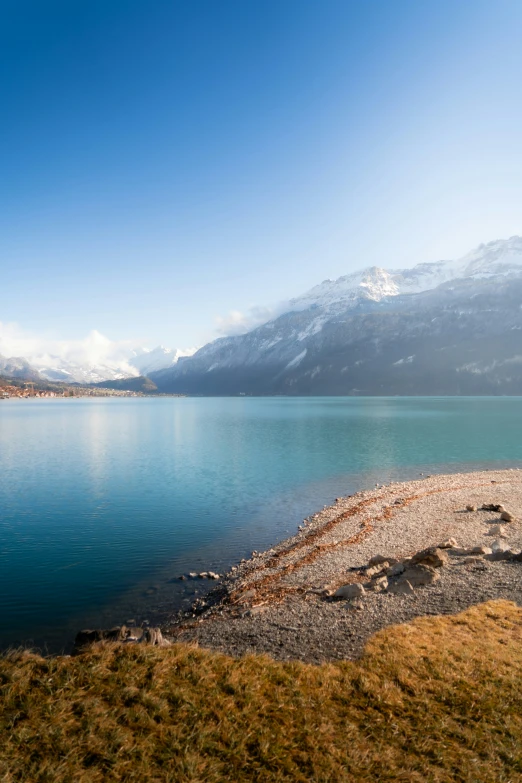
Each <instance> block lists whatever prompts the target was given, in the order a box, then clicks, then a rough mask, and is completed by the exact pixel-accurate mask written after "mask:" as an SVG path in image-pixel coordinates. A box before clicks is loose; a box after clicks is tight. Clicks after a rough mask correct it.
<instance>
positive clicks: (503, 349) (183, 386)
mask: <svg viewBox="0 0 522 783" xmlns="http://www.w3.org/2000/svg"><path fill="white" fill-rule="evenodd" d="M187 354H189V355H187ZM190 354H191V352H190V351H185V352H183V351H179V350H176V349H169V348H164V347H163V346H158V347H157V348H155V349H154V350H146V349H135V350H133V351H130V352H129V353H128V355H126V356H125V357H124V359H123V360H122V362H121V363H120V364H119V365H118V366H114V364H113V365H112V366H99V365H98V366H87V365H83V366H79V365H76V364H73V363H70V362H67V361H64V360H63V359H56V361H54V362H53V361H52V357H51V361H46V362H44V363H42V362H41V361H40V362H36V363H35V362H31V361H28V360H26V359H24V358H8V359H6V358H3V357H0V374H1V375H8V376H9V375H11V377H18V378H24V377H27V378H28V379H31V380H32V379H34V377H36V376H38V377H43V378H46V379H49V380H54V381H57V380H63V381H68V382H71V381H75V382H80V383H97V382H100V381H107V380H115V379H121V378H124V377H126V376H127V377H128V376H133V377H136V376H140V375H142V376H149V377H150V378H152V379H153V380H154V382H155V384H156V385H157V386H158V388H159V390H160V391H164V392H176V393H189V394H241V393H243V394H519V393H522V238H521V237H518V236H514V237H511V238H510V239H508V240H496V241H493V242H490V243H488V244H486V245H480V246H479V247H478V248H476V249H475V250H473V251H471V252H470V253H468V254H467V255H466V256H464V257H463V258H461V259H458V260H456V261H437V262H432V263H422V264H418V265H416V266H415V267H413V268H411V269H395V270H387V269H385V268H383V267H376V266H374V267H369V268H367V269H364V270H362V271H360V272H356V273H353V274H350V275H346V276H343V277H340V278H339V279H338V280H333V281H332V280H325V281H323V282H322V283H320V284H319V285H317V286H315V287H314V288H312V289H311V290H310V291H308V292H307V293H305V294H303V295H302V296H298V297H297V298H295V299H292V300H291V301H290V302H289V303H288V306H287V308H285V312H284V313H283V314H281V315H279V316H278V317H277V318H274V319H272V320H270V321H268V322H267V323H264V324H263V325H261V326H258V327H257V328H255V329H252V330H251V331H249V332H247V333H246V334H242V335H238V336H233V337H223V338H219V339H217V340H215V341H214V342H211V343H208V344H207V345H205V346H203V347H202V348H200V349H199V350H198V351H196V352H195V353H193V354H192V355H190ZM47 358H48V357H47ZM30 376H31V377H30Z"/></svg>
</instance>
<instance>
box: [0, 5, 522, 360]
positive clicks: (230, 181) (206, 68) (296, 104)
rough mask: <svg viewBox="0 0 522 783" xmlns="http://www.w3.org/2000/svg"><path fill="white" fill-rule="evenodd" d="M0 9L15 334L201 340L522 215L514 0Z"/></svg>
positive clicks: (5, 306) (464, 245) (1, 190)
mask: <svg viewBox="0 0 522 783" xmlns="http://www.w3.org/2000/svg"><path fill="white" fill-rule="evenodd" d="M0 14H1V17H0V101H1V103H0V105H1V116H2V121H1V123H0V140H1V144H0V272H1V278H0V280H1V290H2V294H3V296H2V298H1V305H0V322H2V324H3V326H2V329H4V336H5V333H6V332H5V329H6V327H5V324H11V325H10V326H9V327H8V332H9V334H10V335H11V336H12V335H13V334H14V333H15V332H16V334H17V336H18V337H19V338H21V337H23V336H26V337H27V338H28V339H29V338H32V337H34V336H35V335H38V336H39V338H41V339H44V338H45V339H47V338H49V339H57V338H60V339H68V340H80V339H82V338H83V337H84V336H85V335H86V334H87V333H88V332H90V331H91V330H93V329H96V330H98V331H99V332H101V333H102V334H103V335H105V336H106V337H107V338H108V339H110V340H114V341H121V340H135V341H136V342H139V341H141V342H143V341H145V343H147V344H149V345H150V346H153V345H155V344H157V343H160V342H162V343H163V344H167V345H171V346H179V347H184V346H190V345H196V344H201V343H203V342H205V341H207V340H208V339H211V338H212V337H214V336H216V334H217V333H218V332H217V331H216V329H221V330H223V331H226V330H227V324H228V314H229V313H231V312H236V313H242V314H244V315H245V318H246V320H247V321H248V318H249V317H250V316H249V314H250V312H251V310H250V308H252V307H254V308H255V307H256V306H265V305H267V306H270V305H273V304H276V303H277V302H279V301H281V300H284V299H287V298H289V297H291V296H293V295H297V294H299V293H301V292H303V291H304V290H306V289H307V288H309V287H311V286H312V285H314V284H315V283H317V282H320V281H321V280H322V279H324V278H326V277H330V278H335V277H338V276H339V275H342V274H346V273H347V272H350V271H353V270H355V269H358V268H361V267H363V266H367V265H370V264H378V265H382V266H388V267H389V266H401V265H412V264H414V263H416V262H418V261H428V260H434V259H438V258H454V257H457V256H459V255H463V254H464V253H465V252H467V251H468V250H469V249H471V248H472V247H474V246H475V245H477V244H479V243H480V242H483V241H489V240H491V239H496V238H501V237H506V238H507V237H508V236H511V235H512V234H515V233H522V152H521V150H522V144H521V140H522V103H521V101H520V84H522V47H521V46H520V40H521V39H522V4H521V3H520V2H519V1H518V0H495V1H494V2H493V1H492V0H488V2H485V1H483V0H459V1H458V2H455V0H452V1H451V2H449V1H448V0H437V2H433V0H385V1H384V2H381V1H380V0H357V1H356V2H354V1H353V0H184V2H179V1H178V2H177V1H176V0H170V1H169V2H166V1H163V0H148V2H145V1H144V0H140V1H138V0H125V1H123V0H121V1H117V0H102V1H100V0H74V1H73V2H71V0H64V1H63V2H55V1H54V0H45V2H41V0H38V1H37V2H35V1H33V2H30V1H29V0H13V1H12V2H11V0H0ZM234 318H235V320H237V319H241V318H242V316H239V315H235V316H233V317H232V320H234ZM218 319H221V320H220V321H218ZM13 323H14V324H17V326H13V325H12V324H13ZM1 338H2V331H1V330H0V353H2V352H4V353H5V352H6V346H5V342H4V347H2V341H1ZM20 345H22V343H20V342H19V343H18V344H17V347H19V346H20ZM7 347H9V346H7ZM20 350H21V349H20Z"/></svg>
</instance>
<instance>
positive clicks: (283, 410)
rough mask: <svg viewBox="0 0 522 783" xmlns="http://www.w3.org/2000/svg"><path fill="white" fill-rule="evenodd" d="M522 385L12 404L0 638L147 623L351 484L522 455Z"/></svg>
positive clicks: (1, 470) (55, 637)
mask: <svg viewBox="0 0 522 783" xmlns="http://www.w3.org/2000/svg"><path fill="white" fill-rule="evenodd" d="M521 444H522V398H511V397H509V398H508V397H501V398H499V397H495V398H476V397H475V398H396V397H395V398H382V397H381V398H339V397H338V398H332V397H320V398H289V397H272V398H249V397H245V398H168V397H166V398H129V399H117V398H108V399H103V398H102V399H97V398H91V399H89V398H84V399H63V400H62V399H60V400H8V401H2V402H0V597H1V605H2V623H1V627H0V646H2V647H7V646H11V645H16V644H24V643H26V644H27V643H34V644H36V645H38V646H44V645H45V646H46V647H47V649H48V650H49V651H59V650H60V649H63V648H66V647H67V645H68V643H70V641H71V639H72V638H73V637H74V634H75V632H76V631H77V630H78V629H79V628H80V627H86V626H92V625H98V626H100V625H103V626H110V625H112V624H115V623H121V622H126V621H127V620H128V619H135V620H136V621H138V622H139V621H140V620H143V619H146V618H147V619H148V618H149V617H153V618H154V616H155V615H161V614H162V613H163V614H165V613H167V612H169V611H174V610H176V609H179V608H182V607H183V606H186V605H188V602H190V600H191V599H192V598H193V597H194V593H195V591H196V590H202V589H205V586H204V584H203V582H202V581H200V580H197V581H186V582H180V581H178V580H177V578H176V577H177V576H178V575H179V574H182V573H188V572H189V571H201V570H208V569H211V570H214V571H221V572H222V571H223V570H224V569H226V568H227V567H229V566H230V565H231V564H233V563H234V562H237V560H239V559H240V558H241V557H245V556H248V555H249V553H250V552H251V551H252V549H258V550H259V549H264V548H266V547H269V546H271V545H272V544H273V543H275V542H276V541H278V540H281V539H283V538H286V537H287V536H289V535H291V534H293V533H294V532H295V530H296V525H297V524H298V523H300V522H301V521H302V519H303V517H304V516H306V515H308V514H310V513H312V512H314V511H315V510H317V509H318V508H320V507H322V506H323V505H324V504H326V503H331V502H332V501H333V500H334V498H335V497H336V496H338V495H341V494H348V493H352V492H354V491H356V490H359V489H363V488H369V487H371V486H372V485H373V484H375V483H376V482H378V483H384V482H389V481H392V480H402V479H407V478H414V477H417V476H418V475H419V474H420V473H421V472H423V473H435V472H437V473H443V472H454V471H460V470H465V471H468V470H474V469H484V468H496V467H499V468H500V467H519V466H520V465H521V464H522V445H521Z"/></svg>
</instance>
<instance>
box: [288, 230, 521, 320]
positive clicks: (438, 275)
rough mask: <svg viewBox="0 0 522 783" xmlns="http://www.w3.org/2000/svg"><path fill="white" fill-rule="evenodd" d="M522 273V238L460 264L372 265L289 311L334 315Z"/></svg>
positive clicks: (295, 302)
mask: <svg viewBox="0 0 522 783" xmlns="http://www.w3.org/2000/svg"><path fill="white" fill-rule="evenodd" d="M521 272H522V237H518V236H514V237H511V238H510V239H507V240H501V239H499V240H496V241H494V242H489V243H488V244H487V245H479V247H477V248H476V249H475V250H472V251H471V252H470V253H468V254H467V255H465V256H463V257H462V258H460V259H458V260H456V261H433V262H428V263H422V264H417V265H416V266H414V267H413V268H412V269H391V270H386V269H382V268H381V267H377V266H372V267H368V268H367V269H364V270H362V271H361V272H355V273H354V274H351V275H344V276H343V277H339V278H338V279H337V280H324V281H323V282H322V283H320V284H319V285H316V286H314V288H312V289H311V290H310V291H307V292H306V293H305V294H303V295H302V296H298V297H297V298H296V299H292V300H290V306H289V308H288V309H289V310H306V309H308V308H310V307H320V308H322V309H324V310H327V311H329V312H331V311H332V310H339V309H342V308H345V307H348V306H350V305H352V306H356V305H357V304H360V303H361V301H364V300H367V301H373V302H380V301H381V300H382V299H385V298H387V297H390V296H398V295H400V294H417V293H421V292H422V291H429V290H431V289H432V288H436V287H437V286H439V285H441V284H442V283H447V282H449V281H450V280H459V279H474V280H479V279H481V278H485V277H494V276H499V275H501V276H508V275H513V274H515V275H516V274H520V273H521Z"/></svg>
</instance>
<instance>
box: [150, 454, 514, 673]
mask: <svg viewBox="0 0 522 783" xmlns="http://www.w3.org/2000/svg"><path fill="white" fill-rule="evenodd" d="M498 504H501V505H502V506H504V507H505V508H506V509H508V510H509V512H510V513H511V514H512V515H513V518H514V521H512V522H509V523H506V522H503V521H502V520H501V519H500V514H499V513H498V512H495V511H491V510H483V509H481V507H482V506H488V505H498ZM468 507H470V508H471V509H472V510H468ZM498 524H502V526H503V530H504V536H503V537H502V545H503V546H504V547H505V548H509V549H510V550H512V551H513V552H520V550H522V470H520V469H512V470H501V471H481V472H476V473H465V474H463V473H460V474H459V473H457V474H452V475H443V476H439V475H437V476H429V477H426V478H422V479H420V480H418V481H408V482H400V483H394V484H390V485H387V486H378V487H376V488H375V489H373V490H367V491H363V492H358V493H357V494H355V495H353V496H350V497H344V498H338V499H337V500H336V502H335V503H334V504H333V505H331V506H328V507H326V508H324V509H323V510H322V511H320V512H319V513H317V514H313V515H312V516H311V517H309V518H308V519H306V520H304V521H303V524H302V525H301V526H300V530H299V531H298V533H297V534H296V535H295V536H293V537H292V538H289V539H287V540H286V541H283V542H282V543H280V544H278V545H277V546H275V547H273V548H272V549H269V550H267V551H266V552H261V553H253V555H252V557H251V559H250V560H248V561H245V562H242V563H240V564H239V565H238V566H236V567H234V568H233V569H231V571H229V573H228V574H226V575H225V576H224V577H223V579H222V580H221V581H220V583H219V585H218V586H217V587H216V588H215V590H214V591H212V593H210V594H209V595H207V596H205V598H204V599H201V600H200V601H197V602H196V604H195V605H194V608H193V612H192V615H191V616H190V617H188V618H186V619H185V620H184V621H183V622H182V623H180V624H176V625H171V626H168V627H165V628H164V631H165V632H166V633H167V634H168V636H169V637H170V638H172V639H175V640H176V641H183V642H192V643H196V644H198V645H200V646H202V647H207V648H211V649H215V650H220V651H222V652H225V653H228V654H230V655H234V656H239V655H244V654H248V653H267V654H269V655H270V656H272V657H273V658H275V659H278V660H291V659H297V660H301V661H306V662H310V663H321V662H323V661H328V660H330V661H333V660H340V659H354V658H357V657H358V656H360V655H361V653H362V651H363V648H364V644H365V642H366V641H367V639H368V637H369V636H371V635H372V634H373V633H375V632H376V631H377V630H379V629H381V628H383V627H385V626H388V625H392V624H397V623H404V622H407V621H409V620H412V619H413V618H415V617H419V616H423V615H438V614H453V613H455V612H459V611H461V610H463V609H465V608H467V607H468V606H471V605H472V604H477V603H482V602H483V601H487V600H490V599H494V598H505V599H508V600H512V601H515V602H517V603H518V604H522V562H520V561H516V560H510V559H506V560H495V559H494V558H493V556H491V555H488V554H487V551H488V548H491V546H492V544H494V543H495V541H494V536H495V533H493V536H492V531H494V530H496V526H497V525H498ZM448 539H454V542H455V545H454V547H453V548H447V549H445V550H444V551H445V552H446V553H447V558H446V561H445V565H444V567H441V568H438V569H437V577H436V581H434V582H433V584H428V585H425V586H419V587H416V588H415V589H414V590H413V592H412V593H411V594H406V595H397V594H393V593H391V592H388V591H386V590H384V591H382V592H377V591H376V589H372V586H371V585H372V583H371V582H368V576H367V575H366V572H367V569H368V564H369V561H370V559H371V558H372V557H374V556H375V555H383V556H384V557H386V558H390V560H392V561H394V560H398V561H403V560H404V559H405V558H406V559H407V558H409V557H411V556H413V555H415V553H417V552H419V551H420V550H423V549H425V548H427V547H434V546H437V545H438V544H439V543H440V542H443V541H447V540H448ZM497 543H498V542H497ZM474 547H483V548H485V552H484V554H483V555H480V554H479V555H477V556H474V557H463V556H462V552H463V551H464V550H469V549H472V548H474ZM357 583H360V584H366V590H365V592H364V597H363V599H362V600H359V599H358V600H355V601H354V600H348V601H346V600H342V601H336V600H333V599H332V594H333V593H334V592H335V590H336V589H337V588H339V587H340V586H342V585H346V584H357ZM369 585H370V587H369V589H368V586H369Z"/></svg>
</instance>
